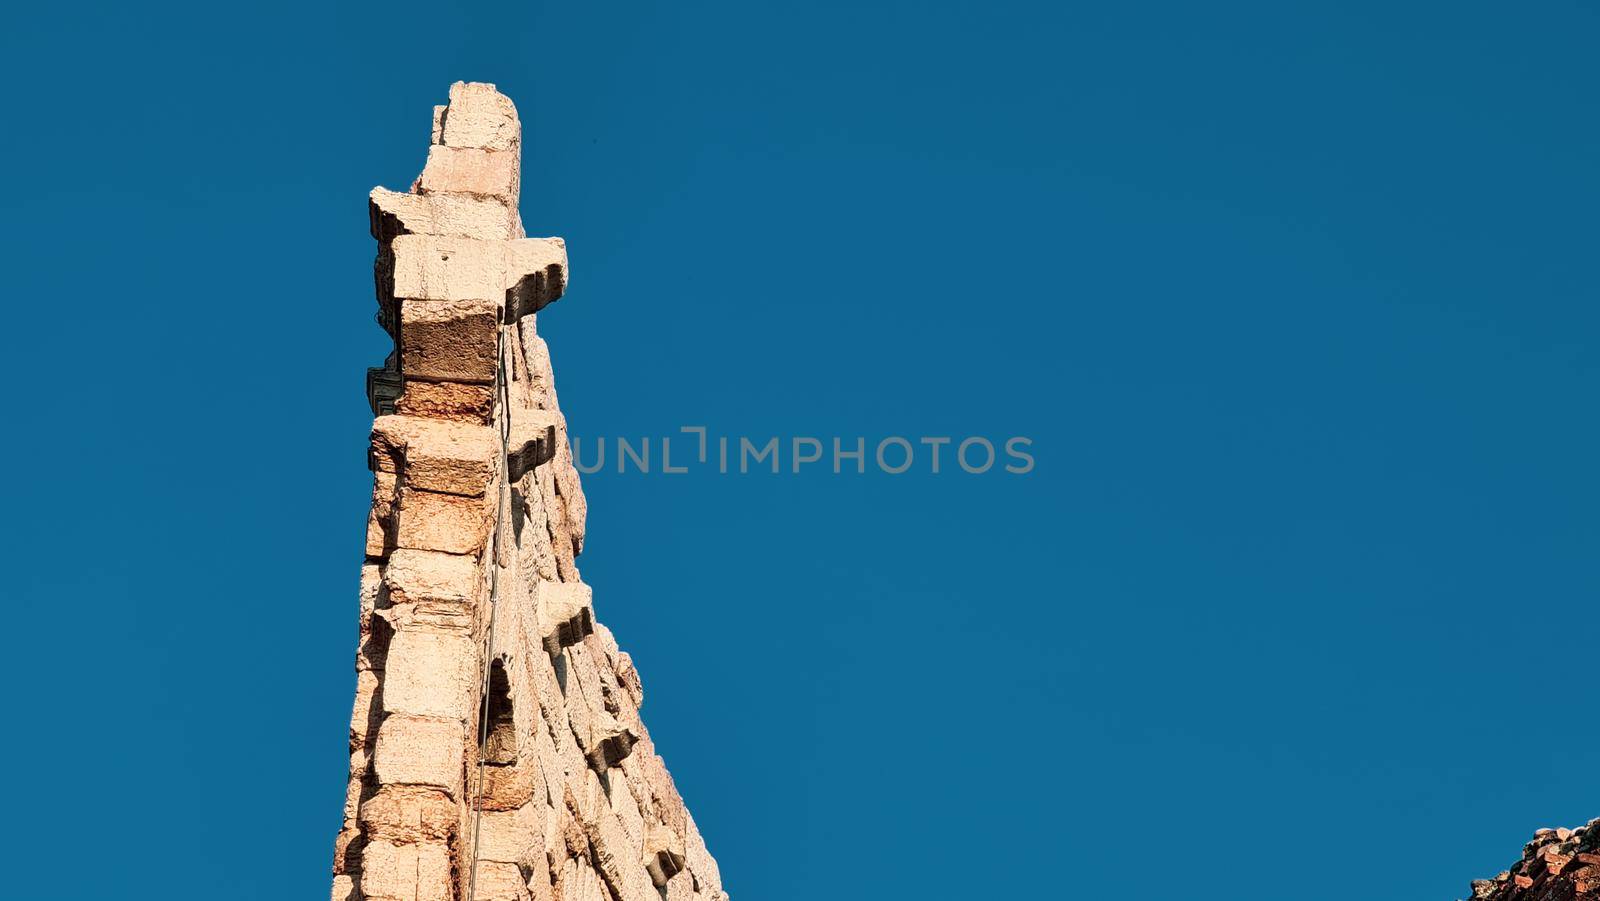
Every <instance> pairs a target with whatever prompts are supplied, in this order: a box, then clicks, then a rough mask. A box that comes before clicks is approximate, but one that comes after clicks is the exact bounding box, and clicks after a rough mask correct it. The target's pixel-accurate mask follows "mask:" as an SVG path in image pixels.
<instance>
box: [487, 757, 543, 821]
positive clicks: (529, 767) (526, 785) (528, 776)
mask: <svg viewBox="0 0 1600 901" xmlns="http://www.w3.org/2000/svg"><path fill="white" fill-rule="evenodd" d="M535 797H537V798H538V799H539V800H540V801H541V802H543V800H544V784H543V780H542V779H541V778H540V774H539V765H538V764H537V763H536V762H535V761H533V760H531V759H530V760H528V761H525V762H520V763H514V764H510V765H508V766H486V767H484V768H483V795H482V798H481V804H482V806H483V809H484V810H516V809H517V808H519V807H522V806H524V805H526V804H528V803H530V802H531V801H533V800H534V799H535Z"/></svg>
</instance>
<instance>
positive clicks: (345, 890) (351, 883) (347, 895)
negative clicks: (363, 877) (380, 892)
mask: <svg viewBox="0 0 1600 901" xmlns="http://www.w3.org/2000/svg"><path fill="white" fill-rule="evenodd" d="M329 898H330V901H361V896H360V895H359V894H357V893H356V881H355V878H354V877H351V876H335V877H333V894H332V895H330V896H329Z"/></svg>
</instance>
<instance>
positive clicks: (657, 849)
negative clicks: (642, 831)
mask: <svg viewBox="0 0 1600 901" xmlns="http://www.w3.org/2000/svg"><path fill="white" fill-rule="evenodd" d="M643 847H644V868H645V870H646V871H647V872H649V874H650V881H651V882H653V883H655V885H656V887H658V888H664V887H666V885H667V883H668V881H669V880H671V879H672V877H674V876H676V875H678V874H679V873H681V872H682V871H683V868H684V849H683V836H681V835H678V834H677V833H675V832H673V831H672V830H671V829H669V828H667V827H666V826H664V825H662V824H660V823H651V824H650V827H649V830H648V832H647V833H646V835H645V837H644V841H643Z"/></svg>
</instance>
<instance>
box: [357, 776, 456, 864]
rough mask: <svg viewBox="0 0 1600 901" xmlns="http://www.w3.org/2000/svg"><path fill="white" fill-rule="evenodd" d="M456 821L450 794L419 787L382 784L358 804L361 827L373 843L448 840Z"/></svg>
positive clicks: (454, 829)
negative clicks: (359, 805)
mask: <svg viewBox="0 0 1600 901" xmlns="http://www.w3.org/2000/svg"><path fill="white" fill-rule="evenodd" d="M458 756H459V755H458ZM460 819H461V807H460V805H459V804H457V803H456V802H455V801H454V800H452V799H451V797H450V795H448V794H447V793H445V792H444V791H443V790H441V789H435V788H428V787H426V786H421V785H407V784H398V785H383V786H380V787H379V788H378V790H377V791H376V792H375V793H374V794H373V795H372V797H370V798H368V799H367V801H366V803H365V804H362V805H361V826H362V828H363V829H365V830H366V832H367V835H368V837H369V838H370V839H372V840H373V841H386V842H393V843H395V844H407V843H411V842H422V841H438V842H445V841H449V839H450V837H451V836H452V835H454V834H455V833H456V830H457V828H458V827H459V826H460Z"/></svg>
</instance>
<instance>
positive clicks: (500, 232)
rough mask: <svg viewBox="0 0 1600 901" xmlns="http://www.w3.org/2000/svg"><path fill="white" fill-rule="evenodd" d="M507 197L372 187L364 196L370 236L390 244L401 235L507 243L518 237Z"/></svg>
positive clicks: (516, 226)
mask: <svg viewBox="0 0 1600 901" xmlns="http://www.w3.org/2000/svg"><path fill="white" fill-rule="evenodd" d="M434 149H435V150H437V149H440V148H434ZM478 152H480V153H481V152H483V151H478ZM430 159H431V154H430ZM511 197H512V200H511V201H509V202H508V201H507V200H506V199H504V198H500V197H474V196H471V195H467V194H411V193H402V192H400V191H390V190H387V189H385V188H373V189H372V193H371V194H370V195H368V200H367V214H368V218H369V219H370V220H371V225H372V236H373V237H374V238H377V239H378V240H379V241H385V242H387V241H393V240H394V239H395V238H397V237H399V236H401V235H441V236H447V237H458V238H482V239H485V240H492V241H509V240H512V239H514V238H516V237H517V236H518V234H517V233H518V230H519V229H518V223H517V215H516V211H515V207H514V204H515V197H516V195H515V194H513V195H511Z"/></svg>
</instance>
